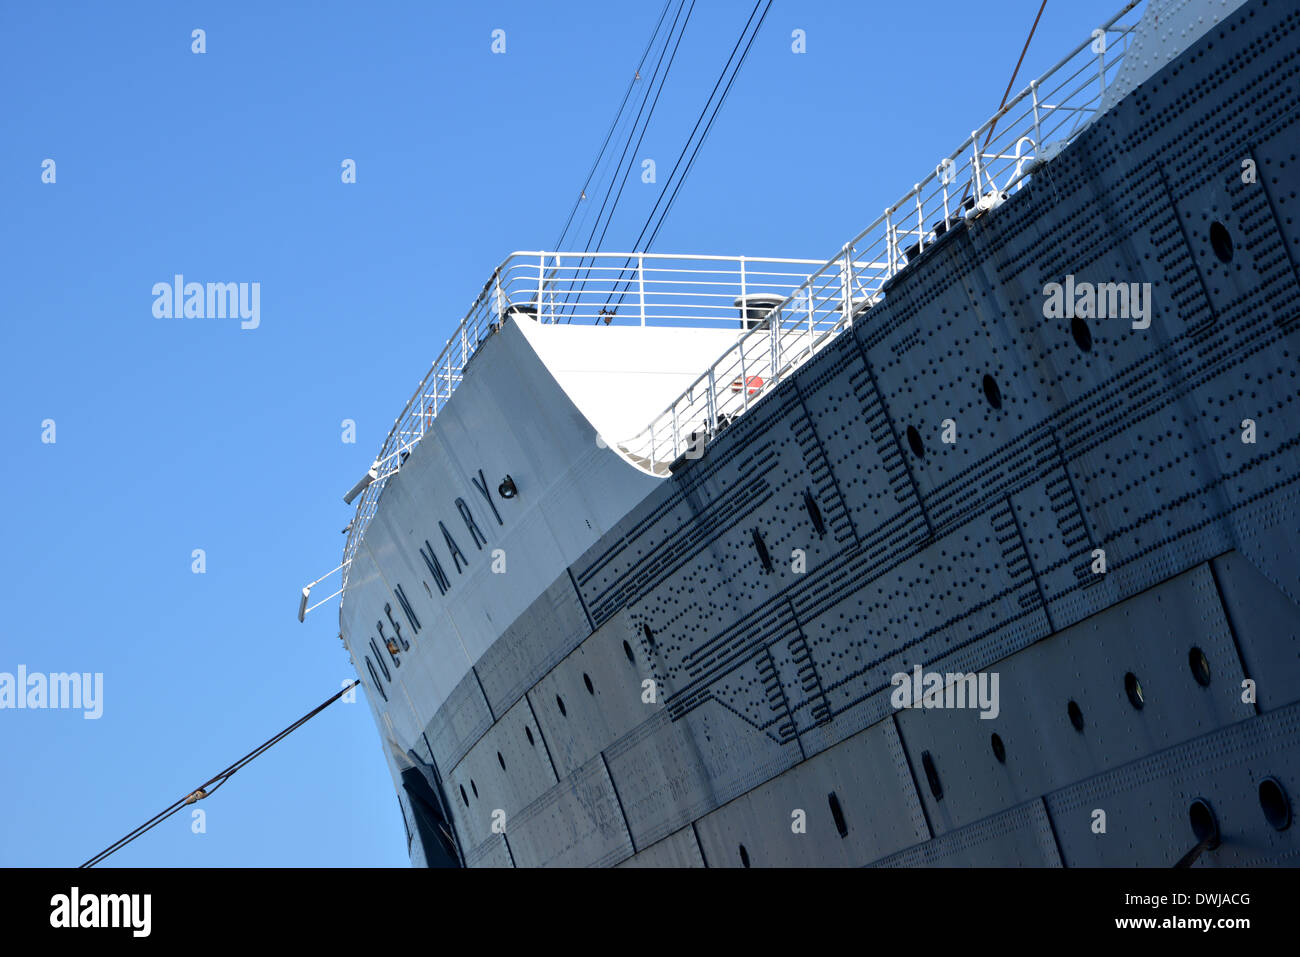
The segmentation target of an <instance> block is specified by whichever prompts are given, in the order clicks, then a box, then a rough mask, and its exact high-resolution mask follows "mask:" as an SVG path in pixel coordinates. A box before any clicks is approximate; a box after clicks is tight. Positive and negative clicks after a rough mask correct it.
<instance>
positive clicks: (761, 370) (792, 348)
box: [617, 0, 1143, 475]
mask: <svg viewBox="0 0 1300 957" xmlns="http://www.w3.org/2000/svg"><path fill="white" fill-rule="evenodd" d="M1142 2H1143V0H1132V2H1130V3H1128V4H1127V5H1126V6H1125V7H1124V9H1123V10H1121V11H1120V12H1119V13H1118V14H1116V15H1115V16H1114V17H1112V18H1111V19H1110V20H1109V21H1108V22H1107V23H1105V24H1104V25H1103V26H1101V27H1099V28H1098V29H1097V30H1095V31H1093V34H1092V36H1090V37H1089V39H1087V40H1085V41H1084V42H1083V43H1081V44H1080V45H1079V46H1078V47H1077V48H1076V49H1075V50H1074V51H1073V52H1072V53H1070V54H1069V55H1068V56H1066V57H1065V58H1064V59H1062V60H1061V61H1060V62H1059V63H1057V64H1056V66H1054V67H1052V68H1051V69H1050V70H1048V71H1047V72H1046V73H1045V74H1044V75H1043V76H1041V77H1039V78H1038V79H1037V80H1035V81H1034V82H1032V83H1031V84H1029V86H1028V87H1026V88H1025V89H1024V90H1023V91H1022V92H1021V93H1020V94H1019V95H1017V96H1016V97H1014V98H1013V99H1011V100H1009V101H1008V102H1007V104H1006V106H1004V107H1003V108H1002V109H1000V110H999V111H998V112H997V113H995V114H994V115H993V116H992V117H990V118H989V120H988V121H987V122H986V123H984V125H983V126H981V127H979V128H978V129H977V130H975V131H974V132H972V133H971V135H970V136H969V137H967V138H966V140H965V141H963V142H962V144H961V145H960V146H958V147H957V149H956V150H954V151H953V152H952V153H951V154H949V155H948V156H946V157H944V158H943V159H942V160H940V161H939V163H938V164H936V166H935V168H934V171H933V172H931V173H930V174H929V175H928V176H926V177H925V179H923V180H921V182H919V183H917V184H916V185H915V186H913V187H912V189H911V190H910V191H909V192H908V193H907V194H905V195H904V196H903V198H902V199H900V200H899V201H898V202H896V203H894V204H893V205H892V206H890V207H888V208H886V209H885V211H884V212H883V213H882V214H881V215H880V216H879V217H878V218H877V219H876V220H875V221H874V222H873V223H872V224H871V225H870V226H868V227H867V228H866V229H864V230H863V231H862V232H861V233H859V234H858V235H857V236H856V237H855V238H854V239H852V240H850V241H849V242H848V243H847V244H845V246H844V248H843V249H842V250H841V251H840V253H839V254H838V255H837V256H836V257H835V258H833V259H831V260H830V261H829V262H827V263H825V264H824V265H823V266H822V267H821V268H820V269H818V270H817V271H816V272H815V273H813V274H812V275H811V276H810V277H809V278H808V280H807V281H806V282H805V283H803V284H802V285H800V286H799V288H797V289H795V290H793V291H792V292H791V294H790V296H789V297H788V298H787V299H786V300H785V301H784V302H782V303H781V304H780V305H779V306H777V307H776V308H775V309H774V310H773V311H772V313H771V314H770V316H769V319H768V321H767V322H765V323H764V324H763V325H762V327H760V328H756V329H752V330H751V331H749V332H748V333H746V334H745V335H744V336H743V337H742V338H741V339H740V340H739V341H738V342H737V343H736V344H735V345H734V346H733V347H731V348H730V349H728V350H727V352H725V353H724V354H723V355H722V357H721V358H719V359H718V360H717V362H715V363H714V364H713V365H712V366H710V367H709V369H708V370H707V371H706V372H705V373H704V374H703V375H701V376H700V377H699V378H698V379H697V380H696V381H695V382H694V383H693V384H692V385H691V386H690V388H688V389H687V390H686V391H685V392H683V393H682V395H681V396H679V397H678V398H677V399H676V400H674V401H673V403H672V404H671V405H669V406H668V408H667V409H665V410H664V411H663V412H662V413H661V414H660V415H658V416H657V417H656V418H655V419H654V420H653V421H652V422H651V423H650V424H649V425H648V426H647V427H646V429H645V430H644V431H643V432H641V433H640V434H639V435H636V436H634V437H632V438H629V439H626V440H624V441H622V442H619V443H617V445H618V447H619V449H620V450H621V451H622V452H623V453H624V454H625V455H627V456H628V458H629V459H631V460H632V461H633V462H634V463H635V464H637V465H638V466H639V467H641V468H642V469H644V470H645V471H648V472H650V473H652V474H655V475H664V474H666V473H667V472H668V471H669V470H670V467H671V466H672V465H673V464H674V463H676V462H678V461H680V460H683V459H689V458H698V457H699V456H700V455H702V454H703V449H704V445H705V444H706V443H707V442H708V440H709V439H710V438H711V437H712V436H714V435H716V434H717V433H718V431H719V429H722V428H726V426H727V425H728V424H729V423H730V422H732V421H734V419H735V418H736V416H738V415H742V414H744V413H745V412H746V411H748V409H749V408H750V407H751V406H752V405H754V404H755V403H756V402H757V401H759V400H760V399H761V398H762V397H763V396H764V395H766V394H767V393H769V392H770V391H772V390H773V389H774V388H775V387H776V386H777V385H778V384H779V383H780V382H781V381H782V379H784V378H785V377H786V376H788V375H789V374H790V373H791V372H792V371H793V370H794V369H795V368H797V367H798V366H799V365H801V364H802V363H804V362H806V361H807V360H808V359H809V358H810V357H812V356H813V355H815V354H816V353H817V352H818V351H819V350H820V349H821V348H823V347H824V346H825V345H826V344H827V343H829V342H830V341H831V340H832V339H833V338H834V337H835V336H836V335H838V334H839V333H840V332H841V331H843V330H844V329H846V328H848V326H849V325H851V324H852V322H853V321H854V319H855V317H859V316H862V315H863V314H865V313H867V312H868V311H869V310H870V308H871V307H872V306H874V305H876V304H877V303H879V302H880V301H881V300H882V299H883V298H884V297H885V296H886V295H887V294H888V283H889V281H890V280H891V279H893V277H895V276H896V275H898V273H900V272H901V271H902V270H904V269H906V268H907V267H908V265H910V264H911V263H914V262H916V261H917V259H919V258H920V257H922V256H924V255H925V253H926V251H927V250H928V249H930V248H931V247H932V246H934V245H935V244H936V243H938V242H940V241H941V240H942V239H943V238H944V236H945V235H946V234H948V233H949V232H950V231H952V230H956V229H962V228H965V223H966V221H968V220H972V219H976V218H978V217H979V216H982V215H984V214H985V213H987V212H988V211H990V210H992V209H995V208H996V207H997V206H999V205H1001V204H1002V203H1003V202H1004V201H1006V200H1007V199H1008V198H1009V196H1010V194H1011V193H1013V192H1015V191H1017V190H1019V189H1020V188H1021V187H1022V186H1023V185H1024V183H1025V181H1026V180H1027V178H1028V177H1029V176H1031V175H1033V173H1035V172H1036V171H1037V170H1038V169H1039V168H1040V167H1041V166H1042V165H1043V164H1044V163H1045V162H1046V161H1047V160H1050V159H1051V158H1052V157H1053V156H1055V155H1056V153H1057V152H1059V150H1060V149H1061V148H1062V147H1063V146H1065V144H1067V143H1069V142H1070V141H1071V140H1072V139H1073V138H1074V137H1075V136H1077V135H1078V134H1079V133H1080V132H1081V131H1082V130H1083V129H1084V128H1085V127H1086V126H1087V125H1088V123H1089V122H1090V121H1091V119H1092V117H1093V116H1094V115H1096V112H1097V109H1098V108H1099V106H1100V104H1101V100H1102V97H1103V95H1104V94H1105V92H1106V89H1107V86H1108V84H1109V83H1110V82H1112V81H1113V79H1114V76H1115V73H1116V71H1117V70H1118V68H1119V65H1120V63H1121V62H1122V60H1123V57H1124V54H1125V52H1126V51H1127V49H1128V44H1129V34H1130V33H1131V32H1132V30H1133V27H1134V26H1135V25H1136V22H1137V20H1138V19H1139V17H1138V16H1137V15H1133V16H1130V14H1133V11H1134V10H1135V9H1136V8H1137V7H1138V6H1140V5H1141V3H1142Z"/></svg>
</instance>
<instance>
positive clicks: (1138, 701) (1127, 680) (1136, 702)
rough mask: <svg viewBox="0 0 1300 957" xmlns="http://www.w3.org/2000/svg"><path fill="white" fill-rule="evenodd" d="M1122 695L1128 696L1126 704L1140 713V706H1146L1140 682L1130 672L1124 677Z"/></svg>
mask: <svg viewBox="0 0 1300 957" xmlns="http://www.w3.org/2000/svg"><path fill="white" fill-rule="evenodd" d="M1124 693H1125V694H1126V695H1128V703H1129V704H1131V705H1132V706H1133V707H1134V708H1136V709H1137V710H1139V711H1141V710H1142V706H1143V705H1144V704H1146V699H1144V698H1143V697H1142V682H1140V681H1138V680H1137V675H1135V674H1133V672H1131V671H1130V672H1129V673H1128V674H1126V675H1124Z"/></svg>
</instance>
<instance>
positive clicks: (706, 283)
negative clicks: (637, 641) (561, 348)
mask: <svg viewBox="0 0 1300 957" xmlns="http://www.w3.org/2000/svg"><path fill="white" fill-rule="evenodd" d="M821 265H822V261H821V260H820V259H755V258H751V257H745V256H673V255H664V254H659V253H609V252H594V253H592V252H573V253H555V252H517V253H513V254H512V255H511V256H510V257H509V258H507V259H506V261H505V262H503V263H502V264H501V265H500V266H498V267H497V269H496V271H495V272H493V274H492V278H491V279H489V280H488V281H487V283H486V284H485V285H484V286H483V289H482V291H481V292H480V293H479V295H478V297H477V298H476V299H475V300H474V302H473V304H471V306H470V308H469V312H468V313H467V314H466V315H465V318H464V319H463V320H462V321H461V323H460V325H459V326H458V327H457V329H456V331H455V333H454V334H453V335H452V337H451V338H450V339H449V340H448V341H447V345H446V347H445V348H444V349H443V350H442V353H441V354H440V355H439V356H438V358H437V360H436V361H435V362H434V364H433V367H432V368H431V369H430V370H429V372H428V374H427V375H425V377H424V378H423V379H422V380H420V384H419V386H418V387H417V388H416V390H415V393H414V394H413V395H412V396H411V398H410V399H409V400H408V401H407V403H406V406H405V408H404V409H403V410H402V413H401V414H400V415H399V416H398V417H397V420H396V421H395V422H394V423H393V428H392V430H391V431H390V432H389V433H388V437H387V438H386V439H385V440H384V445H383V447H382V448H381V449H380V451H379V455H378V457H377V458H376V460H375V462H374V465H373V466H372V467H371V473H370V474H371V476H372V479H371V481H370V484H369V485H367V486H366V487H365V489H364V491H362V492H361V497H360V501H359V502H358V503H357V513H356V516H355V517H354V518H353V520H352V524H351V525H350V526H349V529H348V538H347V543H346V544H345V545H344V549H343V585H344V587H346V586H347V578H348V570H349V568H350V567H351V561H352V556H353V554H354V553H355V552H356V549H357V546H358V543H359V542H360V541H361V536H362V535H363V534H364V533H365V530H366V527H367V525H369V523H370V519H371V517H372V516H373V515H374V513H375V509H376V508H377V506H378V502H379V495H380V493H381V492H382V491H383V488H384V483H385V482H386V480H387V479H388V478H389V476H391V475H392V474H393V473H394V472H396V471H398V470H399V469H400V468H401V467H402V463H403V462H405V460H406V457H407V456H408V455H410V453H411V450H412V449H413V448H414V447H415V445H416V444H417V443H418V442H419V441H420V440H421V439H422V438H423V437H424V435H425V433H426V432H428V430H429V428H430V426H432V425H433V421H434V419H435V418H437V416H438V413H439V412H440V411H441V410H442V408H443V407H444V406H445V405H446V404H447V401H448V399H450V398H451V395H452V393H453V392H454V391H455V390H456V387H457V386H458V385H460V382H461V379H462V377H463V375H464V372H465V367H466V365H467V364H468V363H469V361H470V359H471V358H472V357H473V355H474V353H475V351H476V350H477V349H478V346H479V344H480V343H481V342H483V340H485V339H486V338H487V337H488V336H490V335H491V334H492V333H493V332H495V331H496V330H497V329H498V328H500V326H501V324H502V322H503V321H504V320H505V319H506V318H507V317H509V316H512V315H515V316H519V317H521V318H522V317H526V318H529V319H533V320H536V321H538V322H544V323H574V324H579V325H621V326H627V325H634V326H690V327H700V326H706V327H707V326H717V327H721V328H730V329H736V330H737V333H738V334H739V330H740V329H741V328H742V327H743V326H744V325H745V320H744V319H742V307H740V306H738V302H740V301H742V300H753V299H760V300H761V299H762V298H763V297H766V301H767V302H768V303H769V304H770V303H775V302H779V301H781V300H784V299H787V298H788V297H789V296H790V293H791V292H792V291H793V290H794V289H796V288H798V287H799V286H801V285H802V284H803V283H804V282H805V281H806V280H807V278H808V275H809V273H811V272H812V270H813V269H814V268H816V267H820V266H821ZM754 308H756V307H754V306H750V307H749V309H748V310H744V311H745V313H746V314H749V315H752V314H753V312H752V311H753V309H754ZM817 327H818V328H819V329H820V328H821V325H820V323H819V324H817Z"/></svg>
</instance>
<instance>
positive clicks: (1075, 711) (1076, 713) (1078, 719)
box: [1065, 700, 1083, 733]
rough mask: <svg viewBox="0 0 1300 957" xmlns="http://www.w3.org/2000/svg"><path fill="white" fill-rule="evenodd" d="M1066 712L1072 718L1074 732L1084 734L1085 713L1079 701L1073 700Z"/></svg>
mask: <svg viewBox="0 0 1300 957" xmlns="http://www.w3.org/2000/svg"><path fill="white" fill-rule="evenodd" d="M1065 711H1066V713H1067V714H1069V716H1070V724H1072V725H1074V730H1075V731H1078V732H1080V733H1082V732H1083V711H1082V710H1081V709H1080V708H1079V703H1078V702H1077V701H1074V700H1071V701H1070V703H1069V704H1068V705H1067V706H1066V708H1065Z"/></svg>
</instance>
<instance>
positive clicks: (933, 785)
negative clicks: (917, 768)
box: [921, 751, 943, 801]
mask: <svg viewBox="0 0 1300 957" xmlns="http://www.w3.org/2000/svg"><path fill="white" fill-rule="evenodd" d="M921 769H922V770H923V771H925V780H926V783H928V784H929V785H930V793H931V794H933V795H934V799H935V800H936V801H938V800H939V799H940V798H942V797H943V786H942V785H941V784H940V783H939V772H938V771H937V770H936V769H935V766H934V758H932V757H930V752H929V751H922V752H921Z"/></svg>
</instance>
